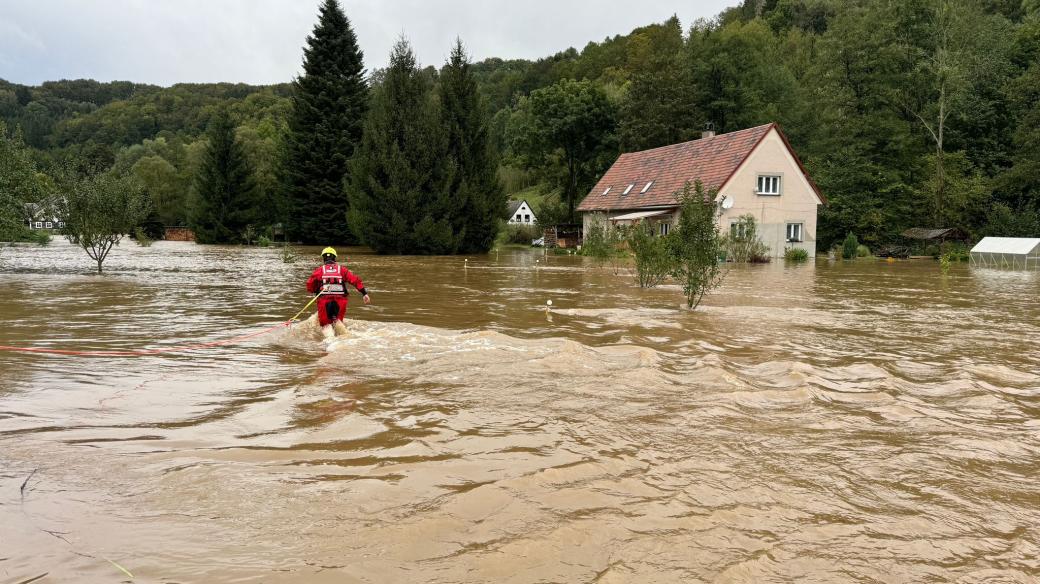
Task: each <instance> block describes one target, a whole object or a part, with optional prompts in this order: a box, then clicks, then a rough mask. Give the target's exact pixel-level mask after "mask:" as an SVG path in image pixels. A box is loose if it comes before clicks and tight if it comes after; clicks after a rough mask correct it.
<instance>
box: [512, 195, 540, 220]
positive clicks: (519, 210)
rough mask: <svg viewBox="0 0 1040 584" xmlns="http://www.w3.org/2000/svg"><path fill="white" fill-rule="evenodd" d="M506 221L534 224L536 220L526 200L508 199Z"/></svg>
mask: <svg viewBox="0 0 1040 584" xmlns="http://www.w3.org/2000/svg"><path fill="white" fill-rule="evenodd" d="M506 210H507V213H506V217H507V221H508V222H509V223H511V224H514V225H534V224H535V223H537V222H538V220H537V219H536V218H535V216H534V211H533V210H532V209H531V205H528V204H527V201H526V200H520V201H509V203H508V204H507V206H506Z"/></svg>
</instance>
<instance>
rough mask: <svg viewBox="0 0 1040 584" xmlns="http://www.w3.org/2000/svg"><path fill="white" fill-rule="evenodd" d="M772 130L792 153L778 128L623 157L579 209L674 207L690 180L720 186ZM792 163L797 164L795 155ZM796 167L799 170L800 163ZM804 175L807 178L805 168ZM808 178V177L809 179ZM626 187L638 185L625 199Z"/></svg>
mask: <svg viewBox="0 0 1040 584" xmlns="http://www.w3.org/2000/svg"><path fill="white" fill-rule="evenodd" d="M773 128H776V130H777V132H778V133H779V134H780V136H781V137H782V138H783V140H784V143H785V144H787V147H788V149H791V145H790V144H789V143H788V142H787V138H786V137H785V136H784V134H783V132H780V128H779V126H777V125H776V124H775V123H774V124H766V125H764V126H758V127H755V128H748V129H746V130H739V131H737V132H730V133H728V134H719V135H717V136H713V137H711V138H702V139H700V140H693V141H690V142H683V143H681V144H673V145H671V146H662V147H661V148H654V149H652V150H644V151H642V152H629V153H627V154H622V155H621V156H620V157H618V159H617V161H615V162H614V165H613V166H611V167H610V169H609V170H607V172H606V174H604V175H603V177H602V178H600V179H599V182H598V183H596V186H595V187H593V188H592V190H591V191H590V192H589V194H588V196H586V197H585V199H584V200H583V201H582V202H581V204H580V205H578V210H579V211H601V210H608V209H640V208H644V207H659V206H675V205H676V204H677V202H676V200H675V192H676V191H679V190H681V189H682V188H683V185H685V184H686V182H687V181H690V182H693V181H695V180H698V179H699V180H700V181H701V182H702V183H704V186H705V187H706V188H715V187H722V185H724V184H726V181H728V180H729V179H730V177H731V176H733V173H735V172H736V171H737V168H738V167H739V166H740V165H741V163H743V162H744V160H745V159H746V158H747V157H748V156H749V155H750V154H751V152H752V151H753V150H754V149H755V148H756V147H757V146H758V144H759V143H760V142H761V141H762V140H763V139H764V138H765V137H766V135H767V134H768V133H769V131H770V130H771V129H773ZM791 154H792V155H794V150H791ZM794 158H795V160H798V157H797V156H794ZM798 164H799V166H801V162H799V163H798ZM802 172H803V173H805V169H804V168H802ZM806 178H807V179H808V178H809V176H808V174H806ZM650 181H653V184H652V185H651V186H650V188H649V189H648V190H647V192H646V193H640V191H642V190H643V187H645V186H646V183H648V182H650ZM809 184H811V185H812V186H813V189H814V190H816V193H817V194H818V195H820V200H821V201H822V200H824V199H823V195H822V194H820V192H819V189H816V185H815V184H813V183H812V181H811V180H810V181H809ZM628 185H635V186H633V187H632V189H631V190H630V191H629V192H628V194H627V195H626V194H624V192H625V189H627V188H628ZM607 187H610V191H609V192H606V193H605V192H604V191H606V190H607Z"/></svg>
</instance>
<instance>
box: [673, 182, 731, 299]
mask: <svg viewBox="0 0 1040 584" xmlns="http://www.w3.org/2000/svg"><path fill="white" fill-rule="evenodd" d="M716 194H717V189H712V190H710V191H707V192H706V191H705V189H704V185H702V184H701V183H700V181H697V183H696V184H694V185H693V186H691V185H690V183H686V186H684V187H683V190H682V191H680V192H679V193H678V198H679V206H680V215H679V221H678V223H677V224H676V226H675V228H674V229H672V231H671V233H669V234H668V237H667V239H666V241H667V245H668V251H669V253H670V254H671V261H672V262H673V264H672V277H673V278H675V279H676V280H678V281H679V284H680V285H681V286H682V289H683V294H684V295H685V296H686V307H687V308H689V309H691V310H692V309H694V308H697V306H698V305H699V304H700V303H701V299H702V298H704V295H705V294H706V293H708V292H709V291H711V290H713V289H714V288H716V287H717V286H718V285H719V284H720V283H721V282H722V270H721V268H720V267H719V255H720V253H721V251H722V242H721V238H720V237H719V227H718V223H717V222H716V219H717V212H716V207H715V203H714V201H715V195H716Z"/></svg>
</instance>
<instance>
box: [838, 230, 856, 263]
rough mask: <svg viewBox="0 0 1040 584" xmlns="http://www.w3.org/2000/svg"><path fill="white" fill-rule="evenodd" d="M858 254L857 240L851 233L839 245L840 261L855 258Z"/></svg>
mask: <svg viewBox="0 0 1040 584" xmlns="http://www.w3.org/2000/svg"><path fill="white" fill-rule="evenodd" d="M858 252H859V240H858V239H856V236H855V235H854V234H852V233H849V234H848V235H846V236H845V241H844V242H842V244H841V259H843V260H851V259H852V258H854V257H856V254H857V253H858Z"/></svg>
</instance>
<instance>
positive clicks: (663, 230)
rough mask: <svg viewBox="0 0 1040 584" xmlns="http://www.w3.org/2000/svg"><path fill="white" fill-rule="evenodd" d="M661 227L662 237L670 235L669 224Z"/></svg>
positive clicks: (662, 224) (663, 224)
mask: <svg viewBox="0 0 1040 584" xmlns="http://www.w3.org/2000/svg"><path fill="white" fill-rule="evenodd" d="M660 225H661V237H664V236H665V235H668V227H669V224H668V223H661V224H660Z"/></svg>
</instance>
